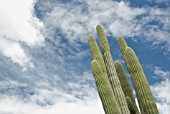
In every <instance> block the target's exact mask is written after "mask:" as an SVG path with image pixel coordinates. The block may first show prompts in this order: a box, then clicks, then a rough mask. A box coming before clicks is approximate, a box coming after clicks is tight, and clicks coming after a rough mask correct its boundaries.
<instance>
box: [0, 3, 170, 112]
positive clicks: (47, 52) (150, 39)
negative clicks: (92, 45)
mask: <svg viewBox="0 0 170 114" xmlns="http://www.w3.org/2000/svg"><path fill="white" fill-rule="evenodd" d="M169 12H170V1H169V0H144V1H143V0H138V1H135V0H124V1H120V0H115V1H114V0H93V1H91V0H48V1H47V0H37V1H35V0H13V1H12V2H11V1H10V0H0V17H1V19H0V61H1V62H0V114H55V113H58V114H66V113H74V114H78V113H81V114H87V113H89V114H91V113H96V114H97V113H98V114H104V111H103V109H102V104H101V102H100V99H99V96H98V93H97V90H96V86H95V82H94V79H93V76H92V72H91V60H92V56H91V53H90V50H89V47H88V44H87V37H88V36H89V35H90V34H92V35H94V36H95V37H96V39H97V41H98V38H97V32H96V30H95V27H96V25H98V24H100V25H102V26H103V28H104V30H105V32H106V35H107V37H108V40H109V44H110V47H111V53H112V55H113V60H114V61H116V60H120V61H122V56H121V53H120V50H119V47H118V43H117V40H116V38H117V37H118V36H123V37H124V38H125V40H126V41H127V43H128V45H129V46H130V47H132V48H133V49H134V51H135V53H136V55H137V56H138V58H139V61H140V62H141V64H142V66H143V69H144V71H145V74H146V76H147V79H148V81H149V84H150V86H151V90H152V92H153V95H154V98H155V99H156V102H157V106H158V108H159V112H160V114H169V112H170V97H169V96H170V94H169V93H168V92H169V91H170V66H169V63H170V38H169V37H170V14H169ZM122 64H123V65H124V63H123V61H122ZM124 68H125V70H126V72H127V69H126V67H125V65H124ZM127 74H128V73H127ZM128 77H129V79H130V76H129V74H128Z"/></svg>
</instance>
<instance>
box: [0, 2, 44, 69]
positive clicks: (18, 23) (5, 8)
mask: <svg viewBox="0 0 170 114" xmlns="http://www.w3.org/2000/svg"><path fill="white" fill-rule="evenodd" d="M34 4H35V0H24V1H23V0H13V1H11V0H1V1H0V17H1V18H0V31H1V32H0V53H1V54H3V55H4V56H6V57H8V58H10V59H12V61H13V62H14V63H18V64H19V65H20V66H22V67H24V68H27V67H32V63H31V59H30V57H29V56H28V55H27V53H26V52H25V50H24V49H23V48H22V46H21V45H20V43H22V42H23V43H26V44H27V45H29V46H34V45H37V44H38V45H39V44H41V43H42V42H43V40H44V39H43V36H42V34H41V31H40V30H41V27H43V23H42V22H41V21H40V20H39V19H38V18H36V17H35V16H34V9H33V8H34Z"/></svg>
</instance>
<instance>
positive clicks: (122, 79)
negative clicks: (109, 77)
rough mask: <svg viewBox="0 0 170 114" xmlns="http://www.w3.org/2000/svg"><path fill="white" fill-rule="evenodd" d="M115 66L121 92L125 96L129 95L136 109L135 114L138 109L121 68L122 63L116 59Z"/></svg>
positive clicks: (137, 112)
mask: <svg viewBox="0 0 170 114" xmlns="http://www.w3.org/2000/svg"><path fill="white" fill-rule="evenodd" d="M115 68H116V72H117V75H118V78H119V80H120V83H121V86H122V89H123V92H124V94H125V97H130V99H131V101H132V102H133V104H134V108H135V110H136V111H135V114H139V110H138V107H137V105H136V102H135V97H134V95H133V92H132V88H131V87H130V83H129V81H128V78H127V76H126V73H125V71H124V69H123V66H122V64H121V63H120V62H119V61H116V62H115ZM126 101H127V100H126ZM131 114H132V113H131Z"/></svg>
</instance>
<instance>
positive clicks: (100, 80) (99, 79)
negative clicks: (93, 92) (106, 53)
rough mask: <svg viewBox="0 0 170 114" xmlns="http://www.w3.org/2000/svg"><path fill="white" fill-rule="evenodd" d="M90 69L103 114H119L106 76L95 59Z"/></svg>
mask: <svg viewBox="0 0 170 114" xmlns="http://www.w3.org/2000/svg"><path fill="white" fill-rule="evenodd" d="M92 71H93V76H94V79H95V82H96V86H97V88H98V93H99V96H100V99H101V101H102V104H103V108H104V111H105V114H121V112H120V109H119V107H118V104H117V102H116V99H115V97H114V95H113V92H112V90H111V88H110V85H109V83H108V81H107V78H106V77H105V75H104V72H103V71H102V68H101V65H100V64H99V63H98V62H97V60H93V61H92Z"/></svg>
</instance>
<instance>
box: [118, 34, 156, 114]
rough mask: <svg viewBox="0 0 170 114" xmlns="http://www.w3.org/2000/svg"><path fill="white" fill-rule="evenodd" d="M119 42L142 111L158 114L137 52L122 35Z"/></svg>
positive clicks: (145, 113) (143, 112)
mask: <svg viewBox="0 0 170 114" xmlns="http://www.w3.org/2000/svg"><path fill="white" fill-rule="evenodd" d="M118 43H119V46H120V50H121V52H122V56H123V58H124V61H125V63H126V66H127V69H128V71H129V74H130V76H131V79H132V82H133V85H134V88H135V91H136V96H137V99H138V103H139V107H140V109H141V113H142V114H158V108H157V106H156V103H155V101H154V98H153V95H152V92H151V89H150V87H149V83H148V81H147V79H146V76H145V74H144V72H143V69H142V66H141V65H140V63H139V60H138V58H137V57H136V54H135V53H134V51H133V50H132V49H131V48H129V47H127V44H126V42H125V40H124V39H123V38H122V37H119V38H118Z"/></svg>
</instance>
